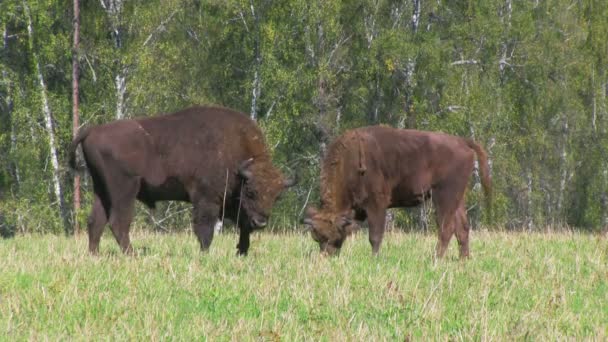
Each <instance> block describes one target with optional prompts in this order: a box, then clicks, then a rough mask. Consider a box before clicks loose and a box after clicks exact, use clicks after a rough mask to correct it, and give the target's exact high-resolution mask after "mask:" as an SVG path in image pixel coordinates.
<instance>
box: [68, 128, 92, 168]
mask: <svg viewBox="0 0 608 342" xmlns="http://www.w3.org/2000/svg"><path fill="white" fill-rule="evenodd" d="M90 130H91V129H90V127H86V128H81V129H80V130H78V133H77V134H76V137H74V140H72V144H70V150H69V151H68V155H69V158H70V160H69V163H70V168H72V170H77V165H76V149H77V148H78V145H79V144H80V143H81V142H82V140H84V138H86V137H87V135H89V131H90Z"/></svg>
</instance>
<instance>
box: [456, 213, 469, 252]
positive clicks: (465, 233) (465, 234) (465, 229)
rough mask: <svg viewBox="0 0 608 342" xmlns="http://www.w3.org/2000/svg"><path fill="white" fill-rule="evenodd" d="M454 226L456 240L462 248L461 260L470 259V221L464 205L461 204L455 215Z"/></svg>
mask: <svg viewBox="0 0 608 342" xmlns="http://www.w3.org/2000/svg"><path fill="white" fill-rule="evenodd" d="M454 226H455V231H456V239H457V240H458V245H459V246H460V258H461V259H463V258H468V257H469V256H470V255H469V231H470V226H469V221H468V219H467V212H466V210H465V208H464V204H461V205H460V207H458V210H456V214H455V215H454Z"/></svg>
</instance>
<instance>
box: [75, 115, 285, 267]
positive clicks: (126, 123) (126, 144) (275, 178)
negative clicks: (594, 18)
mask: <svg viewBox="0 0 608 342" xmlns="http://www.w3.org/2000/svg"><path fill="white" fill-rule="evenodd" d="M79 144H82V150H83V153H84V158H85V161H86V165H87V167H88V169H89V172H90V174H91V178H92V179H93V190H94V200H93V209H92V211H91V214H90V216H89V220H88V233H89V250H90V251H91V252H92V253H97V252H98V251H99V240H100V238H101V234H102V232H103V228H104V226H105V224H106V223H109V224H110V228H111V230H112V233H113V234H114V237H115V238H116V241H117V242H118V244H119V245H120V247H121V249H122V250H123V252H125V253H130V252H132V247H131V243H130V240H129V226H130V225H131V220H132V218H133V208H134V203H135V199H138V200H140V201H141V202H143V203H144V204H146V205H147V206H148V207H150V208H154V207H155V203H156V202H157V201H169V200H174V201H187V202H191V203H192V206H193V213H192V216H193V228H194V233H195V234H196V236H197V237H198V240H199V242H200V246H201V249H202V250H207V249H208V248H209V246H210V245H211V240H212V239H213V228H214V225H215V223H216V221H217V219H218V217H221V216H222V211H224V213H223V214H224V216H225V217H227V218H229V219H232V220H233V221H235V222H236V221H237V217H238V222H236V223H237V224H238V225H239V227H240V237H239V243H238V245H237V248H238V252H239V254H242V255H244V254H247V250H248V249H249V234H250V233H251V231H252V230H254V229H256V228H262V227H264V226H265V225H266V221H267V219H268V216H269V213H270V210H271V208H272V206H273V204H274V202H275V200H276V199H277V197H278V196H279V194H280V193H281V192H282V191H283V190H284V189H285V188H286V187H288V186H290V185H293V183H294V182H293V181H289V180H286V179H285V178H284V176H283V174H282V173H281V172H280V171H279V170H278V169H277V168H276V167H274V166H273V165H272V163H271V160H270V154H269V152H268V150H267V148H266V144H265V142H264V137H263V135H262V132H261V131H260V129H259V128H258V127H257V125H256V124H255V122H254V121H252V120H251V119H250V118H249V117H248V116H247V115H245V114H242V113H238V112H235V111H232V110H229V109H225V108H217V107H192V108H188V109H184V110H181V111H179V112H176V113H173V114H167V115H161V116H157V117H148V118H142V119H134V120H119V121H114V122H111V123H108V124H105V125H99V126H94V127H88V128H85V129H81V130H80V131H79V133H78V135H77V136H76V137H75V138H74V141H72V145H71V147H70V151H69V155H70V165H71V166H72V168H75V164H76V163H75V152H76V148H77V147H78V145H79Z"/></svg>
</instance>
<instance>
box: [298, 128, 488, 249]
mask: <svg viewBox="0 0 608 342" xmlns="http://www.w3.org/2000/svg"><path fill="white" fill-rule="evenodd" d="M475 154H477V158H478V159H479V166H480V171H481V182H482V185H483V188H484V191H485V193H486V196H487V197H488V199H490V191H491V189H490V176H489V169H488V162H487V156H486V153H485V151H484V150H483V148H481V147H480V146H479V145H477V144H476V143H475V142H474V141H472V140H470V139H463V138H460V137H456V136H452V135H447V134H443V133H434V132H423V131H416V130H403V129H395V128H391V127H385V126H372V127H364V128H359V129H355V130H351V131H348V132H346V133H344V134H343V135H342V136H340V137H339V138H338V139H336V141H334V142H333V143H332V144H331V145H330V147H329V149H328V151H327V155H326V157H325V159H324V161H323V167H322V170H321V208H320V209H318V210H317V209H315V208H312V207H310V208H308V209H307V211H306V217H305V218H304V223H305V224H306V225H308V226H309V227H310V228H311V235H312V237H313V239H314V240H316V241H317V242H318V243H319V246H320V247H321V251H322V252H326V253H328V254H334V253H335V252H337V251H339V249H340V247H341V246H342V243H343V242H344V239H345V238H346V237H347V236H348V235H349V234H350V233H351V232H352V230H353V229H354V228H355V227H356V226H355V225H354V223H353V222H352V221H353V219H355V220H358V221H363V220H365V219H367V221H368V223H369V241H370V243H371V245H372V252H373V254H374V255H376V254H378V250H379V249H380V244H381V242H382V237H383V235H384V220H385V215H386V209H387V208H394V207H413V206H417V205H419V204H421V203H422V202H423V201H424V200H425V199H427V198H429V197H431V198H432V201H433V203H434V205H435V209H436V214H437V217H436V218H437V223H438V225H439V244H438V245H437V256H438V257H442V256H443V255H444V253H445V250H446V248H447V246H448V242H449V241H450V238H451V237H452V235H453V234H454V232H456V238H457V239H458V243H459V245H460V256H461V257H466V256H468V255H469V224H468V222H467V216H466V210H465V206H464V205H465V203H464V194H465V190H466V187H467V184H468V181H469V177H470V176H471V173H472V172H473V163H474V157H475V156H474V155H475Z"/></svg>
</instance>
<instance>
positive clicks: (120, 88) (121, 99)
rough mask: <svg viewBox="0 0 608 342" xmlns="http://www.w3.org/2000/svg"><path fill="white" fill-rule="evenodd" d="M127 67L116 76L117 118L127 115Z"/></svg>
mask: <svg viewBox="0 0 608 342" xmlns="http://www.w3.org/2000/svg"><path fill="white" fill-rule="evenodd" d="M126 73H127V72H126V69H123V72H119V73H118V74H117V75H116V77H115V78H114V82H115V85H116V119H117V120H120V119H122V118H124V117H125V94H126V92H127V76H126Z"/></svg>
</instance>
